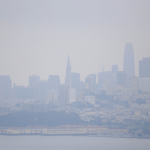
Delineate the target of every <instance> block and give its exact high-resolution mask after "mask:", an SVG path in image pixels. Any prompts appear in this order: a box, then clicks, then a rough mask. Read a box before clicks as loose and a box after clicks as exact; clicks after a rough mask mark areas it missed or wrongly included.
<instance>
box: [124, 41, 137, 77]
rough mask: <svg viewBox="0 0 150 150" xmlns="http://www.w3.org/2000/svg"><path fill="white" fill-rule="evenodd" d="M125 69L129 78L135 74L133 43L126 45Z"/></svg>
mask: <svg viewBox="0 0 150 150" xmlns="http://www.w3.org/2000/svg"><path fill="white" fill-rule="evenodd" d="M123 71H125V72H126V74H127V77H128V78H130V77H133V76H135V67H134V51H133V46H132V43H126V45H125V51H124V62H123Z"/></svg>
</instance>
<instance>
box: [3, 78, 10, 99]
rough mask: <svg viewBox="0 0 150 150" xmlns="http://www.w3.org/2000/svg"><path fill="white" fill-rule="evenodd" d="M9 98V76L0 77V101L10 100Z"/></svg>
mask: <svg viewBox="0 0 150 150" xmlns="http://www.w3.org/2000/svg"><path fill="white" fill-rule="evenodd" d="M10 98H11V80H10V76H6V75H2V76H0V99H3V100H5V99H10Z"/></svg>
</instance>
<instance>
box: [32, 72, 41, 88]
mask: <svg viewBox="0 0 150 150" xmlns="http://www.w3.org/2000/svg"><path fill="white" fill-rule="evenodd" d="M39 81H40V77H39V76H36V75H32V76H29V87H35V86H36V83H37V82H39Z"/></svg>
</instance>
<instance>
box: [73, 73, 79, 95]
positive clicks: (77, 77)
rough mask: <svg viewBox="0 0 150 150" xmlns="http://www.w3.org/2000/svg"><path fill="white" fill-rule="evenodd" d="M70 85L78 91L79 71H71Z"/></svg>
mask: <svg viewBox="0 0 150 150" xmlns="http://www.w3.org/2000/svg"><path fill="white" fill-rule="evenodd" d="M71 86H72V88H74V89H76V92H80V73H76V72H73V73H71Z"/></svg>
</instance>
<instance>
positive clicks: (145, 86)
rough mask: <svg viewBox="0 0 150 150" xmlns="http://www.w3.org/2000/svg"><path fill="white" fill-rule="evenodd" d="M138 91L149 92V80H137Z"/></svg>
mask: <svg viewBox="0 0 150 150" xmlns="http://www.w3.org/2000/svg"><path fill="white" fill-rule="evenodd" d="M139 90H141V91H144V92H150V78H139Z"/></svg>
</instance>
